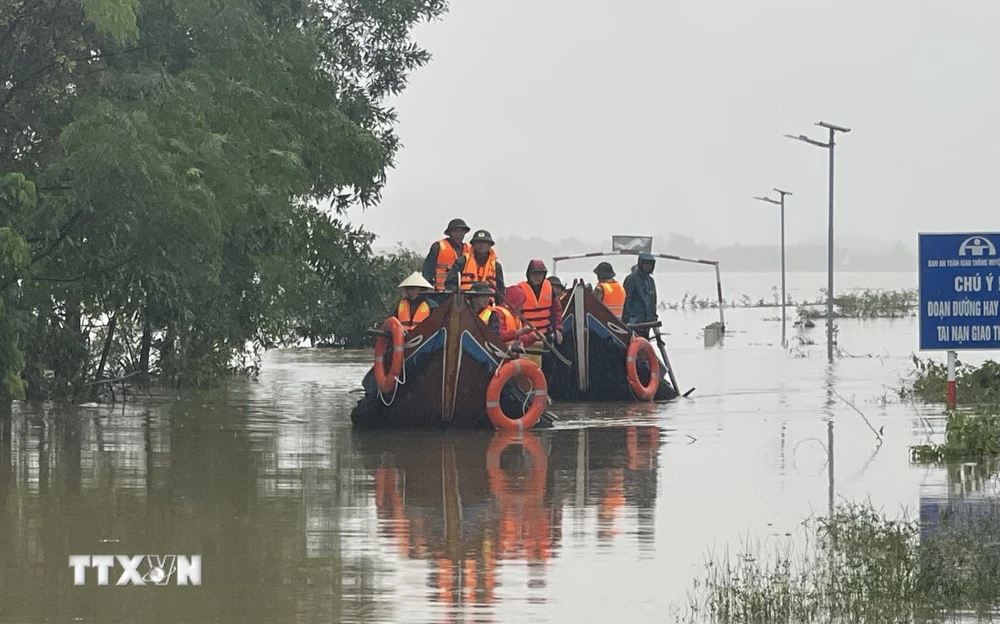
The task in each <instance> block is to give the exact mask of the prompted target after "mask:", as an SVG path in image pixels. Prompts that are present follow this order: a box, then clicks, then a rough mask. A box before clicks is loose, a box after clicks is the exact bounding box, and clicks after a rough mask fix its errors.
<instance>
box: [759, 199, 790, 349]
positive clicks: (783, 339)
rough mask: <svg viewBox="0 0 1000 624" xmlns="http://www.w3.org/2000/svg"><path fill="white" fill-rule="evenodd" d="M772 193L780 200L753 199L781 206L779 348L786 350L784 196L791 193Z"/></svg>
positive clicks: (786, 296) (786, 297)
mask: <svg viewBox="0 0 1000 624" xmlns="http://www.w3.org/2000/svg"><path fill="white" fill-rule="evenodd" d="M774 191H775V192H776V193H778V195H780V196H781V199H780V200H774V199H771V198H770V197H754V199H756V200H759V201H763V202H768V203H769V204H776V205H778V206H781V346H782V348H788V339H787V338H786V331H785V330H786V321H785V303H786V301H787V299H788V295H786V294H785V195H791V192H789V191H783V190H781V189H778V188H776V189H774Z"/></svg>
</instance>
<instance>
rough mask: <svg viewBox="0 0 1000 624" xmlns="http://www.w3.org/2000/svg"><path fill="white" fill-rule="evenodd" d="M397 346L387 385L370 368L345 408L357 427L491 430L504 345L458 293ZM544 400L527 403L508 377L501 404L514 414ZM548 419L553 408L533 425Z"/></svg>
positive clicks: (535, 398)
mask: <svg viewBox="0 0 1000 624" xmlns="http://www.w3.org/2000/svg"><path fill="white" fill-rule="evenodd" d="M402 350H403V362H402V366H401V370H400V373H399V375H396V376H394V377H395V383H392V382H390V384H391V389H389V388H386V389H384V390H379V388H378V384H377V381H376V380H377V378H378V375H376V370H375V366H373V367H372V369H371V370H369V371H368V373H367V374H366V375H365V378H364V380H363V381H362V386H363V387H364V389H365V396H364V397H363V398H362V399H361V400H360V401H359V402H358V405H357V406H356V407H355V408H354V410H353V411H352V412H351V422H352V423H354V425H355V426H356V427H367V428H427V427H432V428H441V427H455V428H481V429H494V428H495V426H494V424H493V423H492V421H491V420H490V418H489V417H488V416H487V388H488V386H489V384H490V382H491V380H493V377H494V373H495V372H496V371H497V369H498V368H499V367H500V366H501V364H503V363H504V361H505V358H506V357H507V348H506V347H505V346H504V344H503V343H502V342H501V341H500V337H499V336H497V335H496V334H494V333H493V332H491V331H490V330H489V328H487V327H486V325H485V324H484V323H483V322H482V321H481V320H480V319H479V317H478V316H477V315H476V314H475V313H474V312H473V311H472V309H471V308H470V307H469V306H468V305H467V304H466V303H465V298H464V297H463V296H455V295H449V296H448V297H447V298H446V299H445V300H444V301H443V303H442V304H441V305H440V306H439V307H438V308H436V309H434V310H433V311H432V312H431V314H430V316H428V317H427V318H426V319H425V320H424V321H423V322H422V323H420V324H419V325H417V326H416V327H414V328H413V329H412V330H411V331H410V332H409V333H408V334H407V335H406V337H405V341H403V344H402ZM391 354H392V352H391V350H390V352H389V353H388V354H387V355H389V356H391ZM386 359H387V360H388V359H389V357H387V358H386ZM545 400H546V398H545V397H544V396H542V395H540V394H539V395H534V396H533V397H531V400H530V401H529V397H527V396H526V394H525V393H524V392H522V391H521V390H519V389H518V388H517V387H516V386H515V385H514V384H513V383H508V384H507V385H506V386H504V391H503V393H502V394H501V395H500V397H499V404H500V405H499V406H500V408H501V409H502V410H503V412H504V414H506V415H507V416H508V417H509V418H511V419H515V420H516V419H518V418H519V417H521V416H522V415H524V414H525V411H526V408H527V410H531V409H533V404H534V403H536V402H538V401H545ZM552 421H553V417H552V416H551V414H548V413H543V414H542V415H541V418H540V419H539V421H538V423H537V424H536V425H534V426H535V427H536V428H541V427H551V426H552ZM528 428H531V427H528Z"/></svg>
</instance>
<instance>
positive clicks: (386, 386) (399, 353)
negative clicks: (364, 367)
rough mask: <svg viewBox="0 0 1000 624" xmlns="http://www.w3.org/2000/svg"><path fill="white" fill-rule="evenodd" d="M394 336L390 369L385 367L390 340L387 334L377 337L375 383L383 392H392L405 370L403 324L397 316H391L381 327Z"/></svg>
mask: <svg viewBox="0 0 1000 624" xmlns="http://www.w3.org/2000/svg"><path fill="white" fill-rule="evenodd" d="M379 329H380V330H382V331H384V332H388V333H389V334H390V335H391V336H392V358H390V360H389V370H388V371H386V367H385V352H386V350H387V349H388V348H389V340H388V339H387V338H386V337H385V336H379V337H378V338H376V339H375V366H374V367H373V369H374V372H375V384H376V385H377V386H378V389H379V390H381V391H382V392H392V391H393V390H395V388H396V380H397V379H398V378H399V375H400V373H402V372H403V334H404V333H405V332H404V331H403V324H402V323H400V322H399V319H398V318H396V317H395V316H390V317H389V318H387V319H386V320H385V322H384V323H382V327H380V328H379Z"/></svg>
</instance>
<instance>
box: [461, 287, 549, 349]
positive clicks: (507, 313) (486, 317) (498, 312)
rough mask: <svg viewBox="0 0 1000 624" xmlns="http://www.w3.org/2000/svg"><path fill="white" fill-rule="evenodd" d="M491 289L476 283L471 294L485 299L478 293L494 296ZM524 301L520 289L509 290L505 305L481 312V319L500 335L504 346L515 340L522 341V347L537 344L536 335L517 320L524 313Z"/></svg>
mask: <svg viewBox="0 0 1000 624" xmlns="http://www.w3.org/2000/svg"><path fill="white" fill-rule="evenodd" d="M489 288H490V287H489V285H488V284H486V283H485V282H475V283H473V284H472V288H470V289H469V292H470V293H471V292H475V293H477V295H478V296H476V297H475V298H476V299H480V298H482V299H485V298H486V297H485V296H484V295H479V294H478V293H491V294H492V291H491V290H490V289H489ZM524 300H525V297H524V293H523V292H522V291H521V289H520V288H508V289H507V293H506V294H505V295H504V299H503V303H502V304H500V305H497V306H492V307H484V308H483V309H481V310H480V312H479V318H480V319H482V321H483V322H484V323H486V326H487V327H489V328H490V330H492V331H493V332H495V333H497V334H500V340H502V341H503V342H504V344H507V345H510V344H511V343H512V342H514V341H515V340H520V342H521V345H522V346H525V347H530V346H531V345H533V344H535V341H536V338H535V334H534V332H532V331H531V328H530V327H528V326H526V325H522V324H521V321H520V320H518V318H517V317H518V315H519V314H521V312H522V308H523V306H524ZM475 306H476V304H473V309H475Z"/></svg>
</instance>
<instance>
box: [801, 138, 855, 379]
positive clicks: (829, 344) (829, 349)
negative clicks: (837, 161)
mask: <svg viewBox="0 0 1000 624" xmlns="http://www.w3.org/2000/svg"><path fill="white" fill-rule="evenodd" d="M816 125H817V126H821V127H823V128H826V129H827V130H829V131H830V138H829V141H828V142H826V143H823V142H822V141H817V140H815V139H810V138H809V137H807V136H806V135H804V134H800V135H798V136H794V135H791V134H786V135H785V136H786V137H788V138H790V139H795V140H797V141H802V142H804V143H809V144H810V145H815V146H817V147H824V148H826V149H827V150H829V151H830V191H829V192H830V207H829V215H828V217H829V221H828V223H827V243H826V246H827V250H826V251H827V255H826V357H827V359H828V360H829V361H831V362H832V361H833V148H834V145H835V142H834V137H833V135H834V133H835V132H843V133H845V134H846V133H848V132H850V131H851V129H850V128H845V127H844V126H837V125H834V124H831V123H827V122H825V121H817V122H816Z"/></svg>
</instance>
